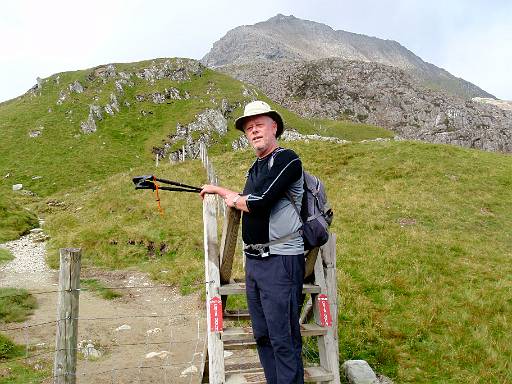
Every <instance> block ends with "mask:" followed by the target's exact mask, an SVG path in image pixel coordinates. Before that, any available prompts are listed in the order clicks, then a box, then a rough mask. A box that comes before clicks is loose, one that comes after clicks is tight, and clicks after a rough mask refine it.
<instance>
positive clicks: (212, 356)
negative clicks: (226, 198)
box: [203, 195, 226, 384]
mask: <svg viewBox="0 0 512 384" xmlns="http://www.w3.org/2000/svg"><path fill="white" fill-rule="evenodd" d="M215 208H216V204H215V197H214V196H213V195H206V196H205V197H204V201H203V228H204V260H205V276H206V281H207V282H208V283H207V284H206V319H207V327H208V329H207V338H208V356H209V360H208V376H209V383H211V384H223V383H224V382H225V380H226V377H225V373H224V343H223V342H222V339H221V336H220V333H216V332H212V331H211V322H212V318H211V314H210V310H211V308H210V302H211V300H212V299H213V298H214V297H219V296H220V295H219V287H220V271H219V264H220V257H219V244H218V240H217V218H216V216H217V213H216V212H215V211H216V209H215ZM203 374H204V372H203Z"/></svg>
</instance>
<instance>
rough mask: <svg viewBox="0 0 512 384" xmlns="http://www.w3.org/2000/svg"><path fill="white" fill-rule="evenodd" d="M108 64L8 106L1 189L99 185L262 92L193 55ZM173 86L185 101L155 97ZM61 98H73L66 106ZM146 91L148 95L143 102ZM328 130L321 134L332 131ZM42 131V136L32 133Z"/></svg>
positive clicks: (0, 117)
mask: <svg viewBox="0 0 512 384" xmlns="http://www.w3.org/2000/svg"><path fill="white" fill-rule="evenodd" d="M105 68H106V67H105V66H103V67H96V68H90V69H86V70H81V71H75V72H65V73H60V74H55V75H53V76H51V77H49V78H47V79H43V80H42V88H41V89H40V90H39V91H35V93H31V92H28V93H27V94H25V95H24V96H21V97H19V98H17V99H13V100H11V101H9V102H6V103H2V104H0V153H2V156H1V157H0V176H2V177H0V189H3V190H8V189H10V187H11V185H12V184H16V183H22V184H23V185H24V187H25V188H26V189H29V190H30V191H32V192H35V193H36V194H38V195H40V196H48V195H50V194H52V193H54V192H58V191H62V190H65V189H67V188H72V187H74V186H81V185H89V186H94V185H95V184H96V183H97V182H98V181H99V180H103V179H104V178H105V177H108V176H110V175H112V174H116V173H118V172H124V171H126V170H128V169H130V168H133V167H138V166H142V165H144V166H147V165H149V164H151V163H152V162H153V156H152V154H151V149H152V148H153V146H160V145H162V140H164V139H165V138H166V137H167V136H168V135H170V134H174V133H176V126H177V124H181V125H186V124H188V123H190V122H192V121H194V120H195V116H196V115H197V114H198V113H200V112H202V111H204V110H205V109H206V108H216V109H217V108H220V104H221V101H222V100H223V99H225V100H226V101H227V103H228V105H229V106H230V107H231V109H233V110H232V112H230V113H229V112H227V113H226V117H227V118H228V120H229V122H230V123H231V122H232V119H233V116H238V115H240V113H241V110H242V106H243V105H245V103H246V102H248V101H250V100H251V97H253V96H252V95H256V94H257V91H255V90H253V89H252V88H246V87H245V86H244V85H243V84H242V83H241V82H239V81H236V80H233V79H231V78H230V77H228V76H227V75H223V74H221V73H217V72H214V71H211V70H208V69H206V68H204V67H200V66H199V65H198V64H197V63H196V62H194V61H192V60H189V59H158V60H153V61H147V62H137V63H130V64H115V66H114V68H115V71H116V72H115V76H111V77H109V76H107V75H105V74H104V73H105V71H106V69H105ZM145 70H146V71H147V70H152V71H153V72H152V73H158V71H166V72H165V73H167V76H164V77H163V78H161V79H153V78H151V76H149V75H148V76H147V77H148V78H146V77H144V78H140V76H143V74H144V73H145ZM102 71H103V72H102ZM102 73H103V74H102ZM121 73H122V74H123V76H124V77H122V76H121ZM127 77H129V80H126V79H125V78H127ZM173 78H176V80H173ZM75 81H78V82H79V83H80V84H81V85H82V86H83V88H84V90H83V92H82V93H76V92H73V91H70V90H69V87H70V85H72V84H73V83H74V82H75ZM116 81H117V82H121V81H126V82H129V84H125V83H119V84H121V86H122V91H119V90H118V89H116ZM171 88H174V89H176V90H177V91H178V92H179V94H180V97H181V98H182V99H180V100H175V99H165V102H163V103H159V104H155V103H154V102H153V100H152V96H151V95H152V94H154V93H156V92H159V93H161V94H163V93H164V92H165V90H166V89H171ZM248 92H249V93H251V95H250V94H249V93H248ZM244 93H245V95H244ZM60 95H65V99H64V101H62V103H60V104H58V101H59V97H60ZM112 95H114V96H115V97H116V99H117V101H118V104H119V112H116V111H114V115H109V114H108V113H106V111H105V109H104V108H105V106H107V105H108V104H109V103H111V97H112ZM187 95H188V96H187ZM140 96H143V97H144V100H142V101H139V100H140ZM137 97H139V99H138V98H137ZM187 97H188V98H187ZM126 103H127V104H126ZM90 105H96V106H98V107H100V109H101V111H102V120H101V121H100V120H97V121H96V125H97V131H96V132H95V133H92V134H84V133H83V132H82V131H81V128H80V123H81V122H83V121H86V120H87V118H88V115H89V106H90ZM276 107H277V106H276ZM278 109H279V110H280V111H282V112H283V114H284V117H285V119H286V121H287V124H288V126H289V127H291V128H295V129H298V130H299V131H301V132H305V133H306V132H307V133H314V132H316V130H315V129H311V128H310V126H311V124H309V122H307V121H305V120H302V119H299V118H298V117H297V116H296V115H294V114H292V113H290V112H288V111H286V110H283V109H282V108H279V107H278ZM324 125H325V124H324ZM333 127H334V129H333ZM358 128H359V129H358ZM319 129H320V127H319ZM329 130H330V131H336V135H337V136H340V137H343V138H346V139H351V138H356V137H357V138H358V139H359V138H361V137H362V138H363V139H364V138H375V137H383V136H389V135H390V133H389V132H388V131H386V130H384V129H382V128H378V127H371V126H364V125H361V126H356V127H354V124H351V123H344V122H333V123H329ZM324 131H325V129H322V130H321V132H320V133H324V134H325V132H324ZM37 132H39V136H36V137H31V136H30V134H32V135H34V134H37ZM238 136H239V134H238V132H235V131H234V130H233V129H231V130H229V132H228V134H227V135H226V136H225V137H222V138H218V142H217V145H216V147H217V151H218V152H222V151H225V150H230V149H231V141H232V140H233V139H234V138H236V137H238ZM7 175H8V176H7ZM4 176H7V177H4Z"/></svg>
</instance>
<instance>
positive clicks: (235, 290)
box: [219, 283, 321, 295]
mask: <svg viewBox="0 0 512 384" xmlns="http://www.w3.org/2000/svg"><path fill="white" fill-rule="evenodd" d="M320 290H321V288H320V286H318V285H315V284H304V285H303V287H302V293H320ZM219 293H220V294H221V295H241V294H244V293H245V283H231V284H224V285H221V286H220V287H219Z"/></svg>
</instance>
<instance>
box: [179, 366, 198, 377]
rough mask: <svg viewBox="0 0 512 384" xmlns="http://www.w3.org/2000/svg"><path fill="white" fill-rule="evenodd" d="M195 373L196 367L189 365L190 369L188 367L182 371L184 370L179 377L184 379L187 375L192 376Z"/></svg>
mask: <svg viewBox="0 0 512 384" xmlns="http://www.w3.org/2000/svg"><path fill="white" fill-rule="evenodd" d="M195 373H197V367H196V366H195V365H191V366H190V367H188V368H187V369H184V370H183V371H182V372H181V374H180V376H181V377H185V376H187V375H193V374H195Z"/></svg>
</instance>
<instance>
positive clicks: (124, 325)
mask: <svg viewBox="0 0 512 384" xmlns="http://www.w3.org/2000/svg"><path fill="white" fill-rule="evenodd" d="M130 329H132V327H130V326H129V325H128V324H123V325H121V326H119V327H117V328H116V331H118V332H119V331H129V330H130Z"/></svg>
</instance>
